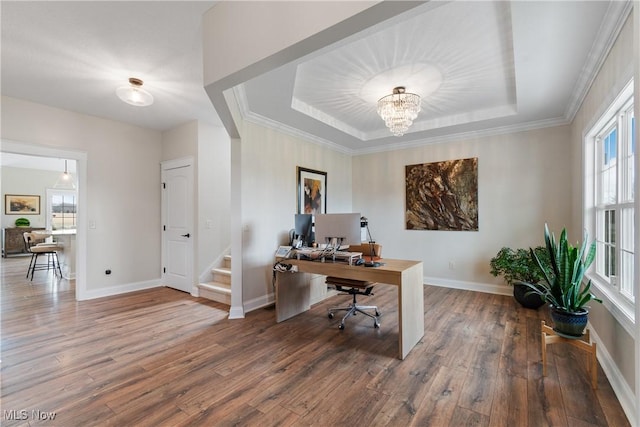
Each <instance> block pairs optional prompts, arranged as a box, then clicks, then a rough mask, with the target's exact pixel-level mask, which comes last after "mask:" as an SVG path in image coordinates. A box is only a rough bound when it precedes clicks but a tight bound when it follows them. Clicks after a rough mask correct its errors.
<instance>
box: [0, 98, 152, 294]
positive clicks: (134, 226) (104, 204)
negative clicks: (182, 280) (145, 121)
mask: <svg viewBox="0 0 640 427" xmlns="http://www.w3.org/2000/svg"><path fill="white" fill-rule="evenodd" d="M1 119H2V129H1V138H2V139H3V140H11V141H15V142H18V143H24V144H37V145H41V146H44V147H56V148H64V149H74V150H79V151H82V152H85V153H87V176H86V183H87V199H86V200H85V201H84V204H83V202H82V201H81V202H80V203H81V205H80V209H86V214H87V218H88V221H89V222H93V223H95V228H91V229H88V230H87V236H86V238H87V250H86V260H87V266H86V267H87V269H86V272H87V274H86V277H87V283H86V288H87V291H88V296H91V295H100V294H101V292H103V291H104V290H105V289H108V288H118V287H120V288H128V289H131V288H135V287H137V286H142V287H144V286H147V285H149V284H155V283H156V281H157V280H158V279H159V277H160V234H159V233H158V230H159V227H160V186H159V185H158V183H159V182H160V168H159V166H158V165H159V163H160V159H161V149H162V146H161V135H160V132H156V131H152V130H148V129H143V128H139V127H135V126H131V125H128V124H124V123H120V122H115V121H112V120H106V119H101V118H97V117H93V116H88V115H84V114H78V113H74V112H70V111H65V110H61V109H57V108H52V107H48V106H44V105H40V104H35V103H31V102H28V101H23V100H18V99H14V98H8V97H4V96H3V97H2V117H1ZM106 269H111V271H112V274H111V275H105V273H104V272H105V270H106Z"/></svg>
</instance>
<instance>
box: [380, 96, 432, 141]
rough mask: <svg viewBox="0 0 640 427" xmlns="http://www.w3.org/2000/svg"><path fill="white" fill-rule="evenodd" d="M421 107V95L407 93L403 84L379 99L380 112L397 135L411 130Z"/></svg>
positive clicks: (385, 122) (392, 131) (386, 123)
mask: <svg viewBox="0 0 640 427" xmlns="http://www.w3.org/2000/svg"><path fill="white" fill-rule="evenodd" d="M420 109H421V106H420V96H419V95H416V94H415V93H407V92H406V91H405V88H404V87H403V86H398V87H396V88H394V89H393V93H392V94H391V95H387V96H383V97H382V98H380V99H379V100H378V114H379V115H380V117H382V120H384V124H385V125H386V126H387V127H388V128H389V130H390V131H391V133H393V134H394V135H395V136H402V135H404V134H405V133H406V132H407V131H408V130H409V127H410V126H411V125H412V124H413V121H414V120H415V119H416V117H418V113H419V112H420Z"/></svg>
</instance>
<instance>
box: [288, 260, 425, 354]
mask: <svg viewBox="0 0 640 427" xmlns="http://www.w3.org/2000/svg"><path fill="white" fill-rule="evenodd" d="M283 262H284V263H287V264H292V265H296V266H298V271H299V273H311V274H321V275H324V276H335V277H341V278H345V279H355V280H366V281H371V282H378V283H381V284H388V285H393V286H396V287H397V289H398V327H399V331H398V357H399V358H400V359H404V358H405V357H406V356H407V354H409V352H410V351H411V349H412V348H413V347H414V346H415V345H416V344H417V343H418V341H420V339H421V338H422V336H423V335H424V293H423V292H424V290H423V287H424V284H423V283H422V262H421V261H404V260H397V259H382V260H381V262H383V263H384V265H383V266H380V267H363V266H355V265H348V264H345V263H339V262H336V263H334V262H317V261H304V260H297V259H287V260H283ZM299 273H297V274H296V273H293V274H292V273H278V280H277V281H276V282H277V284H276V320H277V321H278V322H281V321H283V320H286V319H288V318H290V317H293V316H295V315H297V314H300V313H302V312H303V311H306V310H308V309H309V284H308V280H307V278H305V277H304V276H305V275H300V274H299ZM294 276H302V277H294ZM305 282H306V283H305Z"/></svg>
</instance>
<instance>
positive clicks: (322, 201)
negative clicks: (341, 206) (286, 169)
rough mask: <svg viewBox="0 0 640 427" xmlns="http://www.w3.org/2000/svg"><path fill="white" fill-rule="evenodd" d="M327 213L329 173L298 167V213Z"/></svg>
mask: <svg viewBox="0 0 640 427" xmlns="http://www.w3.org/2000/svg"><path fill="white" fill-rule="evenodd" d="M326 212H327V173H326V172H322V171H317V170H313V169H307V168H303V167H300V166H298V213H306V214H312V215H315V214H323V213H326Z"/></svg>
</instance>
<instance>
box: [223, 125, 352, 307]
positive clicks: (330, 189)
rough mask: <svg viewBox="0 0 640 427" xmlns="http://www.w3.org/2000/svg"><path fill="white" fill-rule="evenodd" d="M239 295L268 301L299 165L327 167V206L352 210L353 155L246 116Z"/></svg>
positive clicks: (254, 302)
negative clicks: (284, 131) (240, 288)
mask: <svg viewBox="0 0 640 427" xmlns="http://www.w3.org/2000/svg"><path fill="white" fill-rule="evenodd" d="M241 133H242V142H241V144H242V147H241V152H242V154H241V155H242V160H241V162H242V166H241V167H242V177H241V180H242V184H241V185H242V191H241V194H240V195H238V194H232V195H231V197H242V227H243V242H242V245H243V259H242V262H243V264H242V265H243V271H242V279H243V300H244V303H245V308H246V309H248V310H251V309H252V308H255V307H256V306H260V305H261V304H263V303H266V302H267V298H268V296H269V295H270V294H272V292H273V288H272V286H271V275H272V266H273V262H274V257H273V256H274V253H275V250H276V249H277V247H278V246H279V245H283V244H286V243H287V242H288V232H289V230H290V229H292V228H293V227H294V214H296V213H297V195H296V194H297V193H296V191H297V169H296V168H297V167H298V166H301V167H306V168H309V169H314V170H320V171H324V172H327V211H328V212H330V213H331V212H335V213H337V212H351V211H352V201H351V186H352V178H351V177H352V173H351V157H350V156H348V155H346V154H342V153H338V152H336V151H332V150H329V149H327V148H324V147H322V146H320V145H317V144H313V143H310V142H307V141H304V140H301V139H299V138H295V137H293V136H290V135H286V134H283V133H280V132H278V131H275V130H270V129H266V128H263V127H261V126H259V125H255V124H251V123H247V122H245V123H244V125H243V130H242V132H241Z"/></svg>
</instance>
